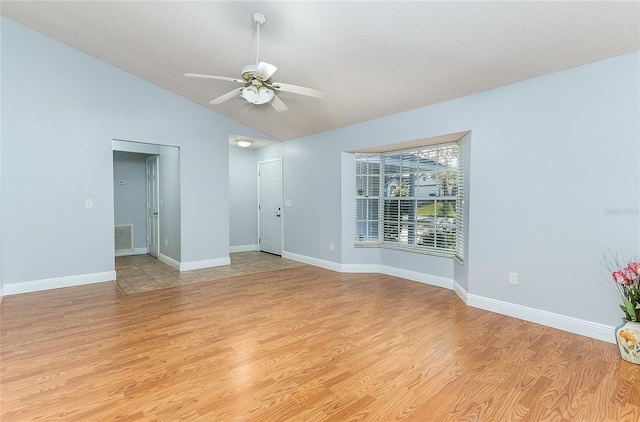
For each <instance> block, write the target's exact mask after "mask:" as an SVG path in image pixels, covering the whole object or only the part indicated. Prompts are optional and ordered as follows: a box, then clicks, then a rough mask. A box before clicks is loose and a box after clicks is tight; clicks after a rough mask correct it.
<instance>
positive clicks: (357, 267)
mask: <svg viewBox="0 0 640 422" xmlns="http://www.w3.org/2000/svg"><path fill="white" fill-rule="evenodd" d="M340 272H343V273H375V274H377V273H379V272H380V265H378V264H342V265H341V266H340Z"/></svg>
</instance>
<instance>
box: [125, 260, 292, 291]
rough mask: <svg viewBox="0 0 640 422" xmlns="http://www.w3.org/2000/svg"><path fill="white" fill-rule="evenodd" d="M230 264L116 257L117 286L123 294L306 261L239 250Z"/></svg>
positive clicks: (254, 271)
mask: <svg viewBox="0 0 640 422" xmlns="http://www.w3.org/2000/svg"><path fill="white" fill-rule="evenodd" d="M229 256H230V258H231V265H225V266H221V267H211V268H203V269H200V270H193V271H182V272H181V271H178V270H176V269H174V268H172V267H170V266H168V265H167V264H165V263H163V262H160V261H159V260H157V259H156V258H154V257H152V256H151V255H131V256H119V257H116V281H115V284H116V287H117V288H118V290H119V291H120V293H122V294H123V295H130V294H134V293H141V292H148V291H150V290H158V289H166V288H168V287H177V286H182V285H185V284H190V283H200V282H203V281H209V280H218V279H221V278H229V277H234V276H238V275H245V274H255V273H260V272H264V271H273V270H280V269H284V268H291V267H298V266H301V265H304V264H302V263H300V262H296V261H291V260H289V259H285V258H281V257H279V256H276V255H271V254H268V253H265V252H255V251H252V252H237V253H232V254H230V255H229Z"/></svg>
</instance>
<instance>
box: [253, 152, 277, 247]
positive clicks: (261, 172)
mask: <svg viewBox="0 0 640 422" xmlns="http://www.w3.org/2000/svg"><path fill="white" fill-rule="evenodd" d="M258 177H259V181H260V182H259V190H260V193H259V200H260V202H259V204H258V207H259V211H258V212H259V218H260V222H259V226H260V239H259V244H260V250H261V251H263V252H269V253H272V254H276V255H282V225H281V224H282V159H280V158H278V159H275V160H269V161H263V162H260V163H259V166H258Z"/></svg>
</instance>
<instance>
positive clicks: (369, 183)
mask: <svg viewBox="0 0 640 422" xmlns="http://www.w3.org/2000/svg"><path fill="white" fill-rule="evenodd" d="M379 192H380V176H356V195H357V196H379Z"/></svg>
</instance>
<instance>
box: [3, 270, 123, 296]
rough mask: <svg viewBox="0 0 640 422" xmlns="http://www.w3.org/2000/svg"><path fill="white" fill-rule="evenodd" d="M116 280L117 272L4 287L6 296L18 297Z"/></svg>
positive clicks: (34, 281) (11, 284)
mask: <svg viewBox="0 0 640 422" xmlns="http://www.w3.org/2000/svg"><path fill="white" fill-rule="evenodd" d="M115 279H116V272H115V271H105V272H103V273H93V274H82V275H72V276H69V277H56V278H47V279H44V280H33V281H23V282H21V283H9V284H5V285H4V286H3V288H4V294H6V295H17V294H20V293H30V292H38V291H41V290H50V289H59V288H62V287H73V286H82V285H84V284H92V283H102V282H104V281H112V280H115Z"/></svg>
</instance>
